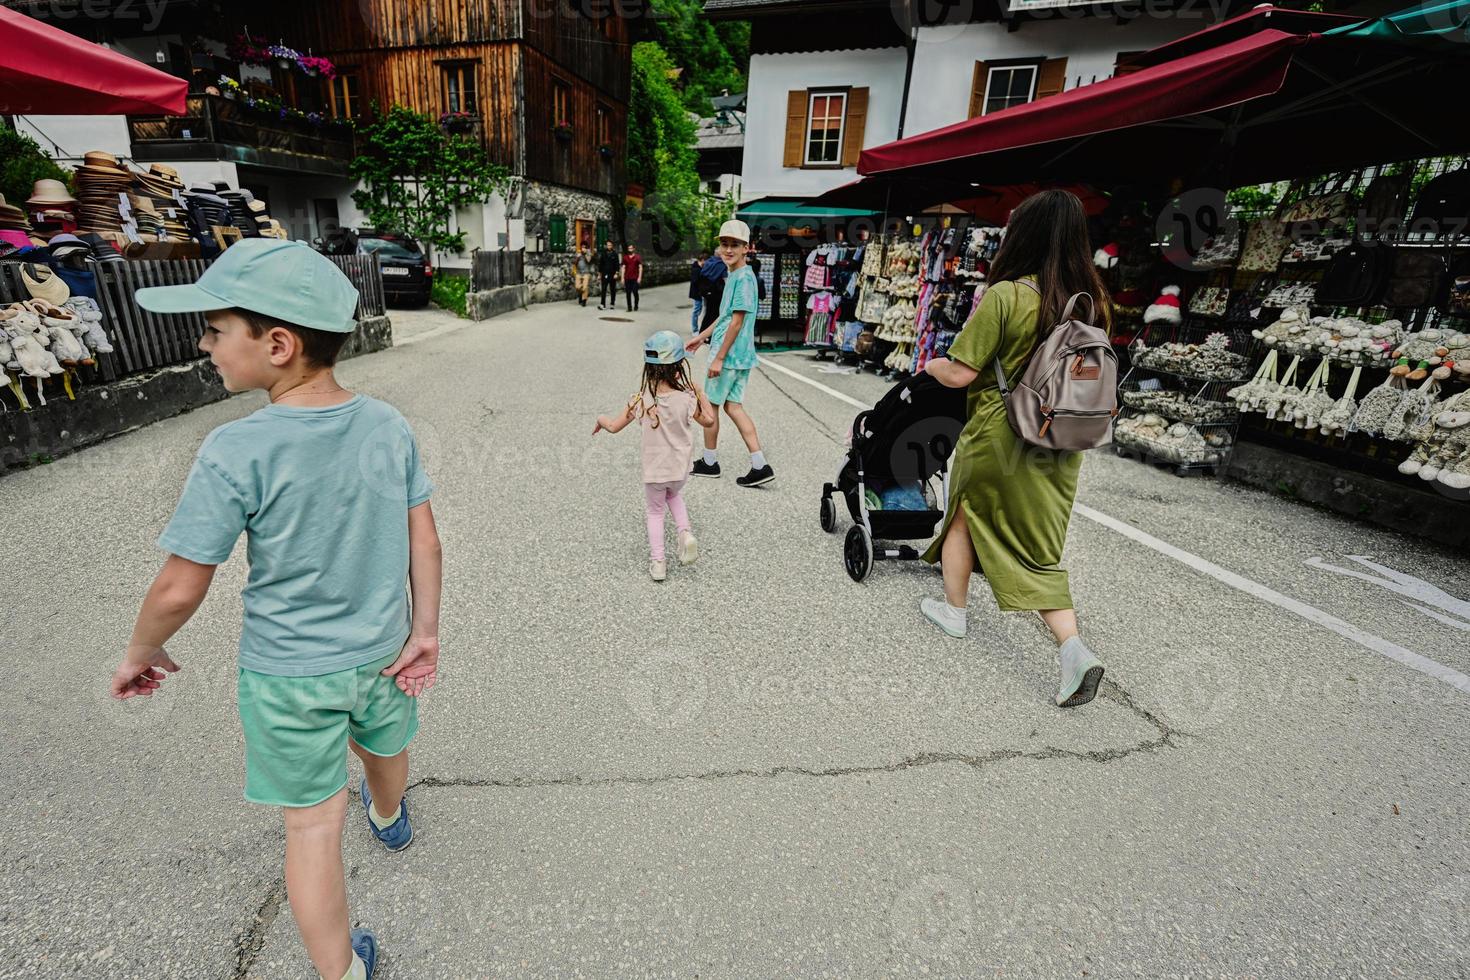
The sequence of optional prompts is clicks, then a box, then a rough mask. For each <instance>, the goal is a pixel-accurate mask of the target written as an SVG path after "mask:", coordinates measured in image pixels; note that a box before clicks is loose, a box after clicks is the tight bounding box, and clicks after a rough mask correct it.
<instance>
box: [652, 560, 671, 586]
mask: <svg viewBox="0 0 1470 980" xmlns="http://www.w3.org/2000/svg"><path fill="white" fill-rule="evenodd" d="M648 577H649V578H651V579H653V580H654V581H655V582H662V581H663V580H664V579H666V578H668V577H669V563H668V562H666V561H651V562H649V563H648Z"/></svg>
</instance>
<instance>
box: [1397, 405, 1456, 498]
mask: <svg viewBox="0 0 1470 980" xmlns="http://www.w3.org/2000/svg"><path fill="white" fill-rule="evenodd" d="M1467 421H1470V391H1462V392H1460V393H1459V394H1458V395H1453V396H1451V397H1450V398H1446V399H1445V400H1444V401H1443V402H1441V403H1440V404H1439V406H1437V410H1436V411H1435V412H1434V413H1433V414H1432V415H1431V416H1430V418H1429V423H1428V425H1426V426H1422V427H1419V428H1416V430H1415V431H1414V432H1413V433H1412V434H1413V435H1415V436H1417V437H1418V439H1417V440H1416V441H1417V442H1418V445H1417V446H1415V447H1414V451H1413V452H1412V453H1410V454H1409V458H1408V459H1406V460H1404V461H1403V462H1402V463H1400V464H1399V472H1400V473H1403V474H1404V475H1405V476H1414V475H1417V476H1418V477H1419V478H1420V479H1421V480H1436V479H1438V478H1439V475H1440V473H1441V471H1442V470H1444V468H1445V467H1446V466H1448V465H1450V464H1452V463H1453V462H1454V461H1455V460H1457V459H1458V458H1459V457H1460V455H1461V454H1462V453H1464V452H1465V450H1466V449H1467V448H1470V426H1467V425H1466V422H1467Z"/></svg>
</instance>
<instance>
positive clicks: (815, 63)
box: [740, 48, 969, 201]
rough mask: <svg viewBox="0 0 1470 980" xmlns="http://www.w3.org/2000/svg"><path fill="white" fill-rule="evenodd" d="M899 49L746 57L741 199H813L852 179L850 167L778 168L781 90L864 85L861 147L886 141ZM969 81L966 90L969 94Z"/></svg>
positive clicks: (782, 132) (892, 129)
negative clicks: (865, 110)
mask: <svg viewBox="0 0 1470 980" xmlns="http://www.w3.org/2000/svg"><path fill="white" fill-rule="evenodd" d="M904 62H905V55H904V50H903V48H880V49H876V50H865V51H817V52H807V53H801V54H759V55H753V56H752V57H751V59H750V84H749V89H748V94H747V96H746V116H745V159H744V173H743V174H742V175H741V189H740V199H741V200H742V201H752V200H755V199H756V198H762V197H796V198H807V197H815V196H816V195H818V194H821V193H823V192H824V191H828V190H831V189H832V188H834V187H837V186H838V185H840V184H845V183H847V182H848V181H850V180H854V179H856V177H857V169H856V168H855V167H847V168H843V169H835V170H802V169H800V168H796V167H789V168H788V167H784V166H782V161H783V156H784V150H785V143H786V93H787V92H789V91H791V90H792V89H804V88H815V87H819V86H822V85H851V86H854V87H862V86H867V88H868V118H867V123H866V126H865V127H864V130H863V146H864V147H869V146H878V145H879V144H882V143H887V142H890V141H891V140H892V139H893V138H894V136H895V135H896V134H897V132H898V110H899V103H900V101H901V100H902V98H903V74H904ZM968 90H969V89H968V82H967V83H966V92H968Z"/></svg>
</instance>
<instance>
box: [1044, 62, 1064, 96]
mask: <svg viewBox="0 0 1470 980" xmlns="http://www.w3.org/2000/svg"><path fill="white" fill-rule="evenodd" d="M1066 84H1067V59H1066V58H1048V59H1046V60H1045V61H1043V62H1042V63H1041V67H1040V68H1038V69H1037V70H1036V97H1037V98H1038V99H1044V98H1046V97H1047V96H1048V95H1057V94H1059V93H1060V92H1061V91H1062V89H1063V88H1064V87H1066Z"/></svg>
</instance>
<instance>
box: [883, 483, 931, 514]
mask: <svg viewBox="0 0 1470 980" xmlns="http://www.w3.org/2000/svg"><path fill="white" fill-rule="evenodd" d="M878 498H879V500H881V501H882V503H883V509H884V510H928V509H929V501H927V500H925V499H924V487H923V485H922V484H918V483H898V484H895V485H893V486H891V487H884V488H883V492H882V493H880V494H879V495H878Z"/></svg>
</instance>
